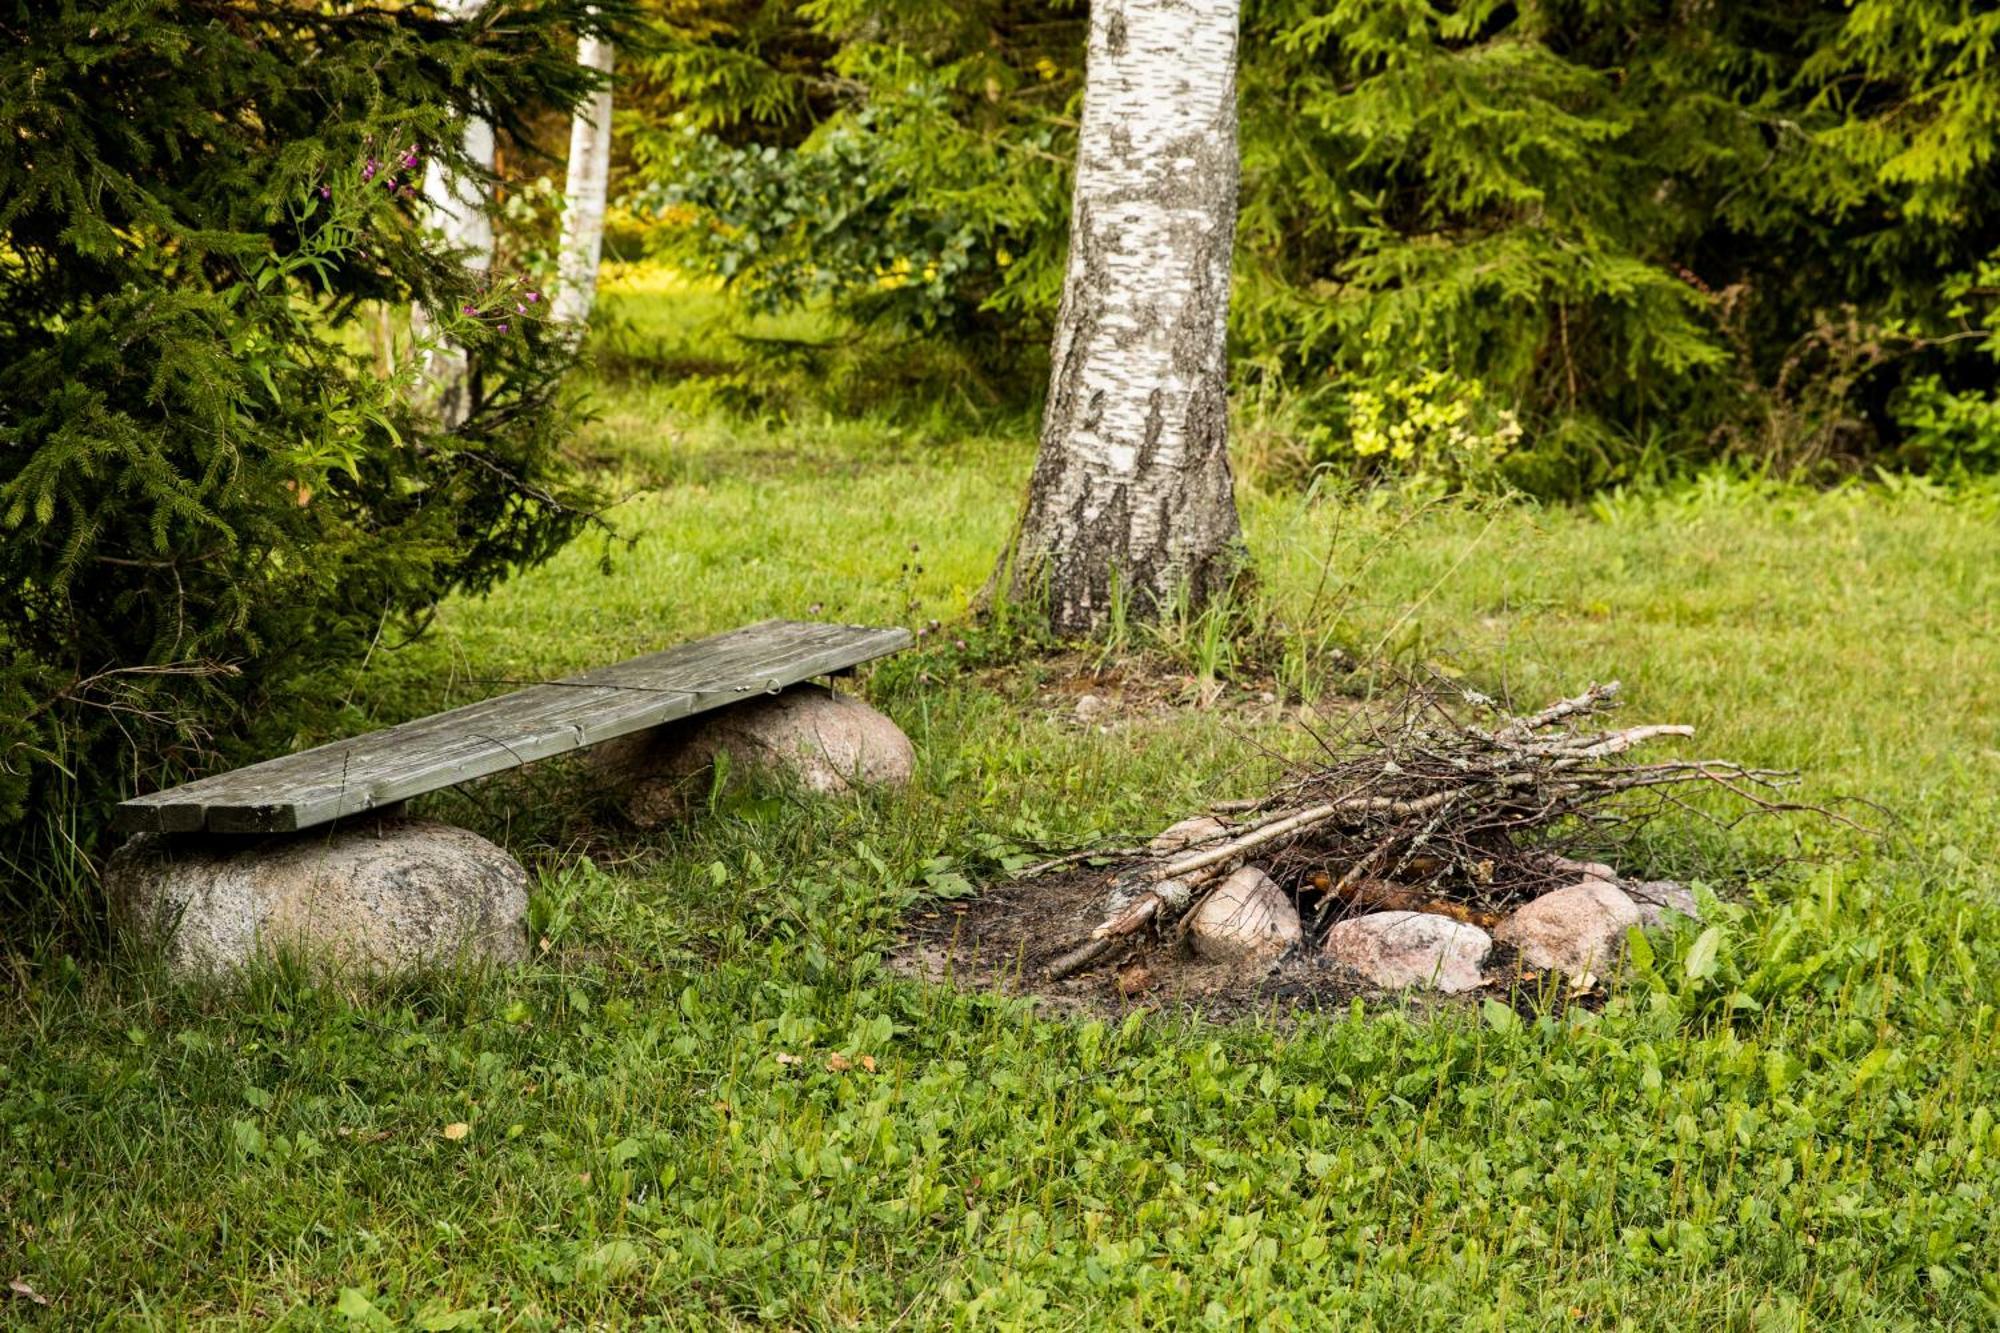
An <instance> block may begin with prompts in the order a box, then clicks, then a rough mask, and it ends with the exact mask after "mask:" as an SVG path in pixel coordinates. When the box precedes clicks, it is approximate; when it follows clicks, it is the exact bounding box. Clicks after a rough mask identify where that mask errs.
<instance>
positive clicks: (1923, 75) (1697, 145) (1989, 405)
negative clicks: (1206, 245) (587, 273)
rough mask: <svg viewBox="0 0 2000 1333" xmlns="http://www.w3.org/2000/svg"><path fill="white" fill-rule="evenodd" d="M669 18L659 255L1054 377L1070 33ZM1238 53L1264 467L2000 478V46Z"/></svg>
mask: <svg viewBox="0 0 2000 1333" xmlns="http://www.w3.org/2000/svg"><path fill="white" fill-rule="evenodd" d="M671 12H672V19H671V22H669V23H667V24H666V25H665V26H664V30H663V41H662V47H661V50H660V53H659V54H658V56H657V57H655V58H654V59H653V60H652V61H651V62H650V64H649V66H648V75H649V85H648V86H647V87H645V88H643V89H640V90H638V95H639V96H640V97H642V98H644V99H646V100H647V104H648V105H650V106H652V107H654V108H655V109H656V114H655V115H654V117H653V120H654V121H655V123H656V126H657V128H656V129H655V130H654V131H653V132H651V133H644V134H642V135H641V136H640V137H639V140H638V143H637V149H638V155H639V158H640V163H641V167H642V169H643V170H644V171H645V172H646V173H648V174H649V175H651V176H652V177H653V179H654V180H655V181H656V182H657V187H656V193H655V196H654V197H655V199H656V201H657V202H659V203H661V204H663V205H666V204H671V205H672V207H671V208H663V210H662V213H661V218H662V221H661V224H660V225H659V226H658V227H656V228H655V230H654V232H653V244H654V245H655V246H656V248H657V249H658V250H659V251H660V252H661V253H662V254H664V255H667V256H669V257H670V258H671V259H672V260H673V261H674V262H675V263H676V264H679V265H683V266H688V267H694V268H698V269H702V270H705V271H708V272H711V273H714V274H717V275H719V276H721V277H723V278H725V279H727V280H728V281H730V282H731V283H732V284H734V285H735V286H736V287H737V289H738V290H740V291H741V292H743V293H744V294H745V295H746V296H748V297H749V298H751V299H752V300H754V301H757V302H759V303H761V304H765V305H770V306H781V305H792V304H798V303H801V302H807V301H813V302H826V303H828V304H830V305H831V306H832V307H833V308H834V309H835V310H837V311H838V312H839V313H840V314H842V315H843V316H845V317H847V318H849V319H851V320H854V321H857V322H862V323H866V324H868V325H870V326H872V327H875V328H878V329H884V330H890V331H893V332H895V333H896V334H897V335H899V336H904V337H907V336H910V335H912V334H915V335H920V336H925V337H929V338H934V339H938V340H940V341H945V342H948V343H949V344H950V345H951V347H953V348H955V349H959V350H962V351H963V352H964V353H966V354H967V355H968V356H970V357H974V358H977V360H978V362H979V364H980V366H981V369H982V370H983V371H984V372H985V374H986V376H987V378H988V379H989V380H990V381H991V382H993V383H995V384H1003V385H1009V386H1012V385H1016V384H1020V383H1029V384H1033V383H1036V382H1038V381H1037V379H1036V377H1035V376H1034V374H1033V371H1035V370H1036V369H1037V368H1038V367H1039V364H1040V357H1041V355H1042V351H1043V349H1045V348H1046V347H1047V346H1048V342H1047V340H1046V338H1044V337H1042V336H1041V334H1042V333H1043V332H1044V331H1045V330H1046V329H1047V328H1048V326H1049V323H1050V321H1052V320H1053V318H1054V315H1055V311H1056V307H1057V304H1058V302H1059V299H1060V296H1061V292H1062V276H1063V272H1064V254H1065V251H1064V244H1063V240H1064V229H1065V227H1066V225H1067V221H1068V207H1067V206H1068V203H1069V201H1070V192H1069V188H1068V185H1069V183H1068V178H1067V171H1068V164H1069V162H1070V161H1071V160H1072V159H1073V150H1074V144H1075V134H1076V125H1077V117H1076V114H1075V112H1076V102H1077V98H1078V96H1079V94H1080V90H1081V85H1082V64H1083V61H1082V53H1083V50H1084V33H1085V20H1084V18H1083V14H1082V9H1081V7H1080V6H1076V5H1067V4H1032V3H1030V4H1002V3H998V0H965V2H964V3H961V4H956V5H952V6H949V7H943V6H937V5H927V4H920V3H917V2H916V0H883V2H882V3H872V4H871V3H863V2H862V0H812V3H809V4H805V3H792V2H790V0H762V3H753V4H742V3H735V2H734V0H731V2H729V3H724V2H723V0H713V2H710V0H688V2H687V3H682V4H676V5H675V6H674V7H673V9H672V11H671ZM1242 32H1243V38H1242V46H1241V64H1240V74H1239V79H1240V83H1241V96H1240V98H1239V105H1240V107H1241V114H1242V124H1241V143H1242V160H1243V182H1242V194H1241V221H1240V225H1239V227H1238V231H1237V247H1236V256H1237V257H1236V273H1235V286H1234V296H1233V299H1232V302H1231V313H1230V325H1231V339H1232V348H1233V353H1234V354H1233V356H1232V374H1233V376H1234V378H1235V380H1236V383H1237V386H1238V388H1239V389H1240V390H1242V391H1243V392H1241V393H1239V394H1238V398H1237V401H1238V403H1239V404H1240V405H1241V407H1242V410H1244V411H1245V412H1246V413H1247V420H1248V424H1249V425H1250V426H1251V427H1252V429H1250V430H1248V431H1246V432H1245V441H1246V443H1247V445H1248V447H1249V448H1250V449H1251V450H1252V452H1253V456H1254V457H1255V458H1256V459H1257V460H1258V461H1259V463H1260V465H1262V466H1265V467H1267V468H1273V469H1275V470H1279V471H1286V470H1289V471H1293V472H1295V473H1296V474H1299V475H1303V474H1304V473H1306V472H1308V471H1313V470H1332V471H1334V472H1335V473H1336V474H1337V475H1343V476H1349V477H1354V478H1359V479H1372V478H1375V477H1380V476H1396V477H1417V478H1420V479H1423V480H1425V481H1426V482H1435V483H1442V484H1460V483H1465V482H1473V483H1480V484H1485V483H1489V482H1490V483H1495V484H1506V485H1512V486H1520V487H1525V488H1527V489H1530V490H1533V491H1536V492H1538V493H1543V494H1559V495H1574V494H1581V493H1584V492H1587V491H1589V490H1590V489H1592V488H1595V487H1599V486H1604V485H1609V484H1614V483H1617V482H1620V481H1624V480H1628V479H1633V478H1645V477H1649V476H1657V475H1659V474H1660V473H1661V472H1663V471H1666V470H1671V469H1675V468H1680V467H1685V466H1691V465H1699V464H1701V463H1703V462H1705V461H1707V460H1712V459H1716V458H1739V459H1745V460H1748V461H1749V462H1751V463H1753V464H1755V465H1758V466H1764V465H1772V466H1776V467H1779V468H1781V469H1797V468H1806V469H1812V470H1816V471H1820V472H1835V471H1839V470H1852V469H1854V468H1856V467H1858V466H1861V465H1864V464H1868V465H1872V464H1876V463H1881V464H1884V465H1889V466H1895V467H1902V468H1916V469H1923V470H1928V471H1931V472H1943V473H1950V472H1953V471H1957V470H1983V471H1991V470H1994V469H1996V468H2000V445H1995V444H1994V443H1992V441H1993V440H1995V439H1996V438H2000V431H1996V430H1995V429H1992V428H1991V427H1992V423H1994V422H1996V421H2000V402H1996V398H1995V395H1994V391H1993V385H1994V383H1995V380H1996V378H2000V376H1996V374H1995V353H1996V351H2000V344H1996V343H1995V341H1994V339H1993V338H1992V336H1991V332H1990V330H1991V329H1992V328H1993V326H1994V321H1993V318H1992V311H1993V305H1994V303H1995V300H1996V298H1995V296H1994V295H1993V294H1994V293H1995V292H1996V291H2000V282H1996V281H1994V280H1993V275H1994V271H1995V269H1996V268H2000V263H1996V258H1997V257H2000V179H1996V177H2000V153H1996V148H2000V124H1996V122H1995V121H1994V120H1993V118H1992V116H1991V115H1990V113H1989V111H1988V110H1987V108H1990V107H1991V106H1993V105H1994V99H1995V96H1996V87H1995V85H1996V80H2000V11H1995V10H1993V9H1992V7H1990V6H1989V7H1984V8H1982V7H1971V8H1968V7H1966V6H1963V5H1960V4H1957V3H1954V2H1952V0H1912V2H1911V3H1898V2H1897V0H1853V3H1847V0H1782V2H1781V3H1774V4H1759V5H1754V6H1745V5H1735V6H1730V5H1663V4H1659V3H1656V2H1655V0H1611V2H1610V3H1605V4H1595V5H1589V6H1575V5H1554V6H1551V5H1532V6H1522V5H1493V4H1487V3H1434V2H1433V0H1332V3H1324V2H1322V0H1245V5H1244V13H1243V23H1242ZM900 274H907V275H908V278H907V280H905V279H904V278H902V277H900V276H899V275H900ZM891 283H893V284H894V285H893V286H892V285H890V284H891ZM1024 396H1025V395H1024Z"/></svg>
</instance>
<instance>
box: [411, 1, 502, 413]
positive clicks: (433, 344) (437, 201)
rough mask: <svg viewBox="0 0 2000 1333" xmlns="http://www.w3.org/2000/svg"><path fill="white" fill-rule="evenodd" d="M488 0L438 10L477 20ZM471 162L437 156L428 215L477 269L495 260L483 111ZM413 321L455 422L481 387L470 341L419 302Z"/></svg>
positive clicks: (443, 407) (427, 189) (470, 146)
mask: <svg viewBox="0 0 2000 1333" xmlns="http://www.w3.org/2000/svg"><path fill="white" fill-rule="evenodd" d="M485 6H486V0H440V2H439V4H438V6H437V8H438V13H439V14H440V15H441V16H443V17H445V18H448V19H452V20H454V21H456V22H459V23H468V24H469V23H472V22H474V21H476V20H477V19H478V17H479V12H480V10H482V9H484V8H485ZM459 146H460V148H461V149H462V150H463V153H464V163H465V166H466V168H469V169H461V168H460V167H458V166H455V165H454V164H453V161H452V159H451V158H450V157H446V156H433V157H432V158H431V160H430V164H429V166H428V167H427V168H426V169H425V172H424V201H425V204H426V206H427V207H426V211H425V219H426V221H428V222H429V224H430V225H431V226H432V227H434V228H436V229H437V232H438V235H439V236H440V237H441V238H442V239H443V241H444V244H445V246H446V248H447V249H448V250H449V251H450V252H451V253H452V254H454V255H456V256H457V257H458V260H459V262H460V263H462V264H464V265H465V267H466V268H467V269H468V270H470V271H471V272H474V273H485V272H486V271H487V270H488V269H490V268H491V267H492V266H493V217H492V207H493V200H492V191H491V188H490V182H491V179H492V175H493V149H494V144H493V126H492V124H491V123H490V122H488V121H487V119H486V118H485V117H484V116H479V115H471V116H467V117H466V118H465V128H464V131H463V132H462V133H461V134H460V136H459ZM410 327H411V329H412V331H413V332H414V333H415V334H416V335H417V336H418V337H419V338H420V339H423V340H425V341H426V343H427V344H428V346H427V347H426V349H425V352H424V379H425V385H424V392H425V395H426V397H427V398H428V400H429V401H430V402H431V403H432V404H433V405H434V406H435V408H436V409H437V413H438V417H439V419H440V420H442V421H443V422H444V424H445V425H446V426H456V425H457V424H459V423H460V422H461V421H463V420H465V418H466V417H467V416H468V415H469V414H470V413H471V411H472V407H473V397H474V395H475V394H476V393H477V391H478V385H477V383H476V381H475V376H474V367H473V365H472V360H471V357H470V355H469V354H468V352H467V350H466V349H465V347H463V346H462V345H460V344H459V343H458V342H456V341H454V340H453V339H452V338H451V337H449V336H448V335H446V334H442V333H440V332H439V331H438V329H437V327H436V325H435V324H434V322H433V321H432V320H431V318H430V314H429V312H428V310H427V309H426V308H425V307H424V305H423V304H422V303H421V302H419V303H418V304H416V305H414V306H412V307H411V308H410Z"/></svg>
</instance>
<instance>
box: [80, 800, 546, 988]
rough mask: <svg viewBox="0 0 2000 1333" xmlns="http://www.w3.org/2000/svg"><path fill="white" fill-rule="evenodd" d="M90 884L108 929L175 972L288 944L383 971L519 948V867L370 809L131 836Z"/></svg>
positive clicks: (219, 968) (455, 835)
mask: <svg viewBox="0 0 2000 1333" xmlns="http://www.w3.org/2000/svg"><path fill="white" fill-rule="evenodd" d="M104 886H105V891H106V894H107V896H108V897H109V899H110V902H111V908H112V917H113V920H114V922H116V923H117V924H118V925H119V927H120V928H121V929H123V930H125V931H128V932H131V933H133V934H136V935H138V936H140V937H141V938H143V939H144V940H146V941H148V942H150V943H152V944H154V945H157V946H158V947H159V948H160V949H161V950H162V951H163V953H164V955H165V958H166V961H167V965H168V967H169V968H170V969H171V970H172V971H174V972H175V973H176V974H178V975H182V976H197V975H215V974H220V973H225V972H228V971H231V970H233V969H235V968H238V967H241V966H242V965H243V964H245V963H247V962H249V961H250V960H251V959H253V958H257V957H260V956H261V957H269V956H272V955H276V954H297V955H299V956H302V957H306V958H311V959H317V960H321V961H328V962H332V963H334V964H336V965H337V966H340V967H342V968H346V969H352V970H359V971H366V972H393V971H402V970H405V969H409V968H413V967H419V966H424V965H432V964H439V963H449V962H453V961H457V960H467V961H483V962H495V963H517V962H520V961H521V960H522V959H523V958H525V957H526V956H527V947H528V940H527V917H528V873H527V871H525V870H523V869H522V868H521V863H520V862H518V861H516V860H515V859H514V858H513V857H512V856H509V855H508V854H507V853H506V852H505V851H502V850H501V849H500V848H499V847H496V846H494V845H493V844H492V843H490V842H488V841H487V840H486V839H484V838H482V837H480V836H479V835H478V834H476V833H471V832H468V831H467V830H465V829H462V828H455V827H453V826H452V825H450V824H440V823H437V822H435V821H432V820H417V819H378V820H371V821H367V822H361V823H356V824H350V825H336V826H333V827H331V828H327V829H309V830H306V831H305V832H302V833H289V834H282V835H278V836H272V837H260V838H224V837H206V838H190V837H186V836H173V837H161V836H158V835H153V834H141V835H140V836H138V837H135V838H133V839H132V840H131V841H129V842H127V843H126V844H125V845H124V846H123V847H120V848H119V849H118V850H117V851H116V852H115V853H113V854H112V857H111V861H110V864H109V866H108V867H107V869H106V872H105V880H104Z"/></svg>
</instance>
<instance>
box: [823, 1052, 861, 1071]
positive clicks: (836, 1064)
mask: <svg viewBox="0 0 2000 1333" xmlns="http://www.w3.org/2000/svg"><path fill="white" fill-rule="evenodd" d="M852 1068H854V1062H853V1061H852V1060H849V1059H848V1058H847V1057H846V1056H844V1055H842V1054H841V1053H840V1052H839V1051H835V1052H834V1053H833V1054H832V1055H829V1056H827V1057H826V1071H827V1072H828V1073H829V1074H845V1073H846V1072H847V1071H848V1070H850V1069H852Z"/></svg>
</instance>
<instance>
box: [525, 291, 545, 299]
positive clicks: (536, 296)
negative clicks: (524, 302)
mask: <svg viewBox="0 0 2000 1333" xmlns="http://www.w3.org/2000/svg"><path fill="white" fill-rule="evenodd" d="M528 299H529V300H530V301H539V300H541V299H542V294H541V293H540V292H529V293H528Z"/></svg>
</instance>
